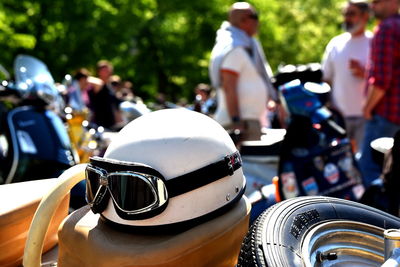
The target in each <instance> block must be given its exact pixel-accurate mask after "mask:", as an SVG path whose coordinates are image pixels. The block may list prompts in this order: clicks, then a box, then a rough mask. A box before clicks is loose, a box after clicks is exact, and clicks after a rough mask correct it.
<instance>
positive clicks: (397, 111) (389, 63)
mask: <svg viewBox="0 0 400 267" xmlns="http://www.w3.org/2000/svg"><path fill="white" fill-rule="evenodd" d="M399 8H400V0H373V1H372V11H373V13H374V15H375V17H376V18H377V19H378V20H379V24H378V25H377V27H376V28H375V31H374V38H373V39H372V44H371V53H370V64H369V68H368V80H367V83H368V97H367V101H366V104H365V106H364V110H363V111H364V117H365V118H366V119H367V120H368V121H367V124H366V128H365V137H364V142H363V154H362V157H361V159H360V167H361V171H362V174H363V179H364V184H365V185H366V186H369V185H370V184H371V182H372V181H373V180H375V179H376V178H378V177H379V175H380V174H381V171H382V170H381V168H380V166H379V165H378V164H376V163H375V162H374V161H373V158H372V149H371V147H370V143H371V141H373V140H375V139H377V138H380V137H393V136H394V134H395V133H396V132H397V131H398V130H399V129H400V15H399Z"/></svg>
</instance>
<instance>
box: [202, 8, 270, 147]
mask: <svg viewBox="0 0 400 267" xmlns="http://www.w3.org/2000/svg"><path fill="white" fill-rule="evenodd" d="M258 26H259V20H258V14H257V12H256V10H255V9H254V8H253V7H252V6H251V5H250V4H248V3H246V2H237V3H235V4H233V5H232V7H231V9H230V11H229V21H224V22H223V23H222V25H221V27H220V29H219V30H218V31H217V38H216V43H215V46H214V48H213V50H212V53H211V62H210V66H209V72H210V78H211V82H212V85H213V86H214V87H215V88H217V98H218V107H217V110H216V112H215V117H214V118H215V120H216V121H218V122H219V123H220V124H221V125H222V126H223V127H224V128H225V129H227V130H235V129H238V130H240V131H241V133H242V139H243V140H258V139H260V136H261V127H260V121H259V119H260V117H261V115H262V114H263V112H264V111H265V109H266V104H267V100H268V99H269V98H272V99H274V100H275V99H276V92H275V90H274V89H273V86H272V84H271V81H270V75H272V71H271V69H270V67H269V65H268V63H267V61H266V59H265V56H264V52H263V49H262V47H261V45H260V44H259V43H258V41H257V40H256V39H254V38H253V36H254V35H255V34H256V33H257V29H258Z"/></svg>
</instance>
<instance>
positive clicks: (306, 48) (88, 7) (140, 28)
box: [0, 0, 342, 101]
mask: <svg viewBox="0 0 400 267" xmlns="http://www.w3.org/2000/svg"><path fill="white" fill-rule="evenodd" d="M233 2H234V1H230V2H226V1H223V0H209V1H179V0H70V1H63V0H35V1H33V0H2V1H1V2H0V49H1V51H2V53H1V54H0V63H1V64H2V65H3V66H4V67H6V68H7V69H8V70H11V69H12V63H13V59H14V58H15V56H16V55H17V54H19V53H26V54H30V55H33V56H35V57H37V58H39V59H41V60H43V61H44V62H45V63H46V64H47V65H48V67H49V69H50V71H51V72H52V74H53V76H54V77H55V79H56V80H58V81H61V80H62V78H63V76H64V75H65V74H66V73H71V72H73V71H75V70H76V69H78V68H80V67H87V68H89V69H91V70H92V71H94V66H95V64H96V62H97V61H98V60H100V59H108V60H110V61H111V62H112V63H113V64H114V66H115V73H116V74H118V75H120V76H121V77H122V78H123V79H128V80H131V81H133V83H134V87H135V92H136V93H137V94H138V95H140V96H142V97H143V98H144V99H145V100H146V99H151V98H154V97H155V96H156V95H157V93H159V92H161V93H164V94H166V95H167V96H168V97H169V98H170V100H172V101H177V100H178V99H179V98H181V97H185V98H187V99H189V100H190V99H191V98H192V97H193V88H194V87H195V85H196V84H197V83H200V82H209V78H208V61H209V56H210V51H211V48H212V46H213V44H214V40H215V32H216V30H217V29H218V28H219V26H220V24H221V22H222V21H223V20H224V19H225V18H226V12H227V10H228V8H229V6H230V5H231V4H232V3H233ZM250 2H251V3H252V4H253V5H254V6H255V7H256V8H257V9H258V10H259V12H260V15H261V16H260V33H259V38H260V40H261V42H262V44H263V46H264V49H265V52H266V55H267V57H268V59H269V61H270V64H271V66H272V68H273V69H274V70H276V68H277V67H278V66H279V64H285V63H294V64H296V63H308V62H315V61H320V58H321V55H322V53H323V50H324V47H325V45H326V44H327V42H328V41H329V39H330V38H332V37H333V36H334V35H336V34H338V33H339V32H340V27H339V25H340V19H341V16H340V13H339V11H340V10H339V7H340V4H341V3H342V1H339V0H307V1H302V0H292V1H290V3H288V2H285V1H278V0H252V1H250ZM93 74H94V73H93Z"/></svg>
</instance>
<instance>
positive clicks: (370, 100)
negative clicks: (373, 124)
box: [363, 86, 385, 120]
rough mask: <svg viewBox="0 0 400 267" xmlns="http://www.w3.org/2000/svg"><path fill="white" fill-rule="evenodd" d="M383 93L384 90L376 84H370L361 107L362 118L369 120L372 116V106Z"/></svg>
mask: <svg viewBox="0 0 400 267" xmlns="http://www.w3.org/2000/svg"><path fill="white" fill-rule="evenodd" d="M384 95H385V90H383V89H381V88H379V87H377V86H370V88H369V94H368V97H367V100H366V103H365V106H364V109H363V113H364V118H366V119H367V120H370V119H371V118H372V110H374V108H375V107H376V105H377V104H378V103H379V101H380V100H381V99H382V98H383V96H384Z"/></svg>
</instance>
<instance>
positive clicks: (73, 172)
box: [22, 164, 86, 267]
mask: <svg viewBox="0 0 400 267" xmlns="http://www.w3.org/2000/svg"><path fill="white" fill-rule="evenodd" d="M85 168H86V164H79V165H75V166H73V167H71V168H69V169H68V170H66V171H65V172H64V173H63V174H61V175H60V177H59V178H58V180H59V181H58V183H57V185H56V186H55V187H54V188H53V189H52V190H51V191H50V192H49V193H48V194H47V195H45V196H44V197H43V199H42V201H41V202H40V204H39V206H38V208H37V210H36V213H35V216H34V217H33V220H32V223H31V227H30V229H29V234H28V238H27V240H26V243H25V250H24V258H23V261H22V262H23V266H25V267H40V266H41V258H42V250H43V244H44V238H45V235H46V232H47V229H48V227H49V224H50V221H51V218H52V217H53V214H54V213H55V211H56V209H57V207H58V206H59V204H60V203H61V201H62V199H63V198H64V197H65V195H66V194H68V193H69V191H70V190H71V188H72V187H74V186H75V185H76V184H77V183H79V182H80V181H82V180H83V179H84V178H85Z"/></svg>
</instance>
